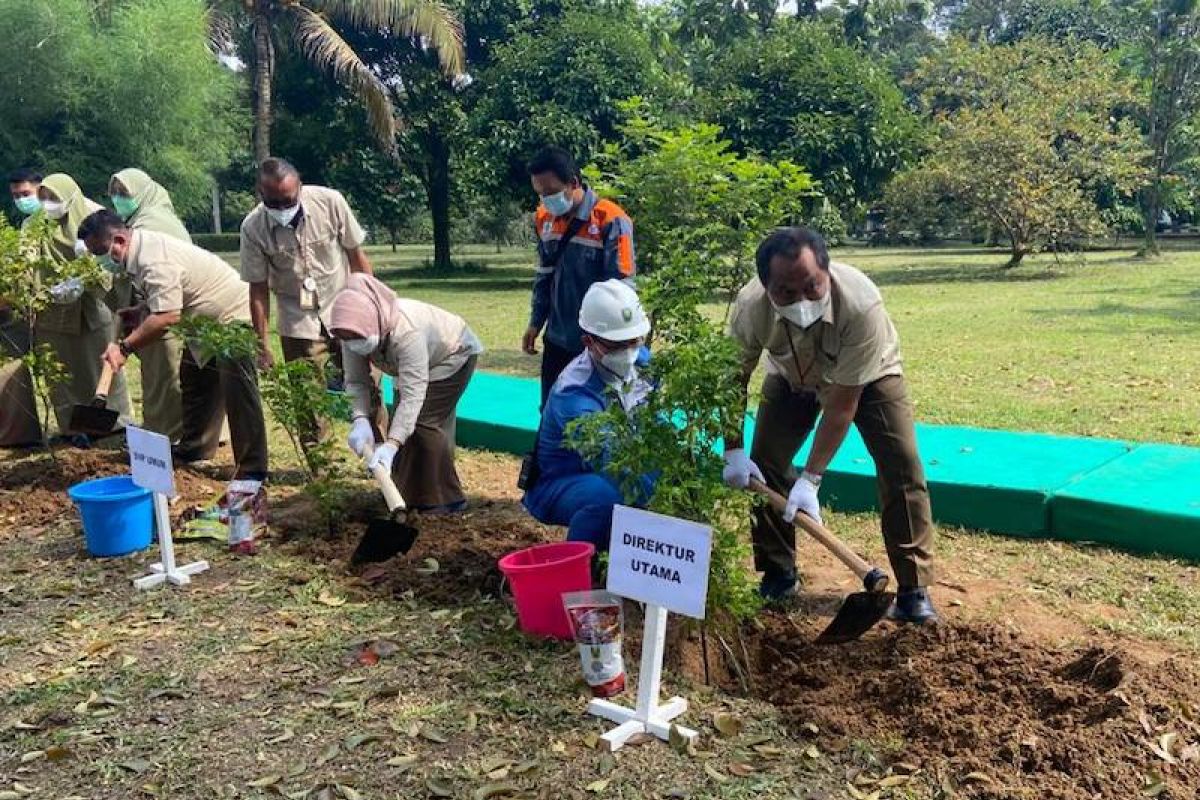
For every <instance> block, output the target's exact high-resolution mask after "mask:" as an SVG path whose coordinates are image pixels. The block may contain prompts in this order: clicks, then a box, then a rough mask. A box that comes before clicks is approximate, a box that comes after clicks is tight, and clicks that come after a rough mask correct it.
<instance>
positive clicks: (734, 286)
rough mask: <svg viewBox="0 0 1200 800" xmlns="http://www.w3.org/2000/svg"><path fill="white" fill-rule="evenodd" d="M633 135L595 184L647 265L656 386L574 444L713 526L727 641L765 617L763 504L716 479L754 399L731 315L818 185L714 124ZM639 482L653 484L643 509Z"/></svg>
mask: <svg viewBox="0 0 1200 800" xmlns="http://www.w3.org/2000/svg"><path fill="white" fill-rule="evenodd" d="M635 110H636V109H635ZM624 133H625V136H626V140H627V142H628V144H627V145H626V149H624V150H617V149H610V150H608V151H607V152H606V153H605V154H604V156H603V157H602V158H601V159H600V164H601V169H600V170H599V171H597V172H595V173H593V174H592V175H591V176H590V177H591V178H592V179H593V185H595V186H597V187H598V188H599V189H600V191H601V192H603V193H608V194H611V195H615V196H616V197H617V198H618V199H619V201H620V202H621V203H622V204H623V205H624V206H625V208H626V209H627V210H628V211H629V213H630V215H631V216H632V217H633V219H635V220H636V224H637V226H638V227H637V232H638V245H639V251H638V259H639V265H645V266H646V267H647V269H646V272H645V274H644V276H643V277H641V278H639V281H638V292H639V295H640V296H641V299H642V303H643V304H644V306H645V307H646V310H647V312H648V313H649V314H650V316H651V318H652V320H653V322H654V333H653V335H654V339H653V351H654V354H653V357H652V358H651V361H650V364H649V366H648V368H647V369H646V371H645V377H647V378H648V379H649V380H651V381H652V382H653V383H654V384H655V386H656V388H655V391H654V392H652V393H651V395H650V397H649V399H648V400H647V401H646V402H645V403H644V404H643V405H641V406H639V407H637V408H636V409H635V410H634V411H632V412H631V413H629V414H626V413H625V411H623V410H622V408H621V406H620V404H619V403H618V404H614V405H613V407H612V408H611V409H610V410H609V411H608V412H605V413H601V414H595V415H590V416H588V417H584V418H582V419H580V420H578V421H577V422H576V423H575V424H574V427H573V428H572V430H571V431H570V434H571V436H572V437H573V438H572V441H573V446H575V447H576V448H578V449H579V450H580V452H581V453H582V454H583V455H584V456H585V458H588V459H589V460H590V461H592V462H593V463H598V462H603V463H605V464H606V465H607V466H606V470H607V471H608V473H609V474H610V475H612V476H613V477H614V478H615V479H616V480H617V481H618V483H619V484H620V486H621V488H622V491H623V493H624V495H625V497H626V500H627V501H629V502H636V501H639V500H642V501H647V502H646V507H647V508H649V509H650V510H652V511H655V512H658V513H662V514H667V515H670V516H674V517H680V518H683V519H691V520H696V521H702V522H705V523H707V524H710V525H712V528H713V549H712V568H711V574H710V579H709V591H708V614H707V618H708V619H709V620H711V621H713V622H715V624H716V626H717V629H716V631H717V635H718V637H721V636H722V629H726V630H727V626H726V625H725V624H724V623H730V622H734V621H738V620H742V619H745V618H747V617H749V616H750V615H752V614H753V613H754V612H755V611H756V610H757V609H758V607H759V600H758V595H757V593H756V591H755V587H754V584H753V582H752V580H751V576H750V574H749V573H748V571H747V569H746V560H747V557H748V555H749V546H748V545H747V540H748V535H747V532H748V525H749V520H750V511H751V506H752V503H753V502H755V500H754V498H753V497H752V496H751V495H750V494H749V493H748V492H745V491H742V490H737V489H731V488H729V487H728V486H726V485H725V483H724V482H723V481H722V479H721V471H722V467H723V463H724V462H723V459H722V457H721V454H720V450H721V440H722V439H723V437H724V435H725V433H726V432H727V430H728V429H729V427H728V426H729V424H730V421H731V420H733V419H735V418H738V417H739V416H740V413H741V411H742V408H743V407H744V404H745V402H746V398H745V395H744V393H743V392H742V389H741V386H740V381H739V380H738V376H739V373H740V365H739V360H738V351H737V348H736V346H735V345H734V343H733V341H732V340H731V339H730V338H729V337H728V336H727V335H726V330H725V329H726V324H727V318H728V314H729V310H730V306H731V300H732V299H733V297H734V296H735V294H736V292H737V290H738V289H739V288H740V287H741V286H742V285H743V284H744V283H745V282H746V280H747V279H748V278H749V277H750V276H751V275H752V267H751V265H752V264H753V254H754V249H755V248H756V247H757V245H758V242H759V241H760V239H761V238H762V236H763V235H764V234H766V233H767V232H768V231H770V230H771V229H772V228H775V227H776V226H779V225H782V224H787V223H789V222H793V221H795V220H796V218H797V216H798V215H799V213H800V211H801V209H802V208H803V205H804V202H805V200H806V199H807V198H808V197H809V196H811V195H812V194H813V183H812V181H811V179H810V178H809V176H808V175H807V173H805V172H804V171H803V170H802V169H801V168H799V167H797V166H796V165H794V164H791V163H789V162H786V161H783V162H776V163H766V162H764V161H760V160H758V159H755V158H746V157H740V156H737V155H736V154H734V153H733V152H732V151H731V149H730V146H729V143H728V142H726V141H724V140H722V139H721V138H720V132H719V130H718V129H717V128H715V127H713V126H711V125H694V126H691V127H687V128H683V129H679V130H665V129H663V128H661V127H660V126H658V125H656V124H655V123H653V122H651V121H649V120H647V119H645V118H644V117H643V116H639V115H636V114H635V115H634V117H633V119H632V121H631V122H630V123H629V124H628V125H627V126H626V129H625V131H624ZM643 475H650V476H654V481H655V486H654V491H653V493H652V494H651V496H650V497H649V498H648V500H647V498H646V497H645V496H644V495H645V491H644V486H643V480H642V478H641V476H643ZM735 630H736V629H735ZM721 641H722V642H723V643H724V644H725V647H726V652H727V655H729V656H732V657H733V659H734V663H738V662H741V661H742V659H741V658H739V657H738V655H737V654H736V653H735V652H734V650H733V648H732V647H729V646H728V644H727V643H726V642H725V640H724V639H723V638H722V639H721Z"/></svg>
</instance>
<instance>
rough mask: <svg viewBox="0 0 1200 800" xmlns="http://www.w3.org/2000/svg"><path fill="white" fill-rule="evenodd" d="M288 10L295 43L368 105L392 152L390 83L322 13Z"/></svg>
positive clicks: (373, 125) (393, 116)
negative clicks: (291, 17)
mask: <svg viewBox="0 0 1200 800" xmlns="http://www.w3.org/2000/svg"><path fill="white" fill-rule="evenodd" d="M288 10H289V11H290V12H291V13H292V15H293V19H294V21H295V29H294V35H295V37H296V44H297V45H298V46H299V47H300V50H301V51H302V52H303V53H304V55H305V57H306V58H308V59H309V61H311V62H312V63H313V64H315V65H316V66H317V67H319V68H321V69H325V70H328V71H329V73H330V74H331V75H332V76H333V78H334V80H336V81H337V82H338V83H340V84H342V86H344V87H346V88H347V89H349V90H350V91H351V92H352V93H353V94H354V96H355V98H356V99H358V100H359V102H361V103H363V105H365V106H366V107H367V114H368V116H369V117H370V119H371V128H372V129H373V130H374V131H375V135H376V136H377V137H379V140H380V142H381V143H382V144H383V146H384V149H385V150H387V151H388V152H392V151H393V150H394V149H395V146H396V113H395V110H394V109H393V108H392V99H391V96H390V95H389V94H388V89H387V87H386V86H384V85H383V83H382V82H381V81H380V80H379V78H377V77H376V76H375V73H373V72H371V69H370V68H369V67H368V66H367V65H366V64H364V63H363V60H362V59H361V58H359V57H358V54H357V53H355V52H354V49H353V48H352V47H350V45H349V44H347V43H346V40H345V39H343V38H342V37H341V36H340V35H339V34H338V32H337V31H335V30H334V29H333V28H332V27H331V26H330V25H329V23H328V22H326V21H325V20H324V19H323V18H322V17H321V16H320V15H319V14H317V13H315V12H314V11H312V10H310V9H308V8H305V7H304V6H302V5H299V4H297V5H293V6H290V7H289V8H288Z"/></svg>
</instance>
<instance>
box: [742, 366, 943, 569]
mask: <svg viewBox="0 0 1200 800" xmlns="http://www.w3.org/2000/svg"><path fill="white" fill-rule="evenodd" d="M820 411H821V406H820V403H819V402H818V400H817V393H816V392H815V391H802V392H793V391H792V388H791V386H790V385H789V384H788V382H787V380H786V379H784V378H783V377H781V376H779V375H768V376H767V379H766V381H765V382H764V383H763V390H762V401H761V402H760V403H759V406H758V418H757V420H756V422H755V426H754V442H753V444H752V445H751V448H750V458H751V459H752V460H753V461H754V463H756V464H758V466H759V468H760V469H762V471H763V477H765V478H766V479H767V485H768V486H770V487H771V488H772V489H774V490H775V491H777V492H780V493H781V494H784V495H787V493H788V492H789V491H791V488H792V484H793V483H795V482H796V479H797V477H798V475H797V473H796V468H795V466H794V465H793V463H792V462H793V461H795V458H796V453H797V452H799V450H800V447H801V446H802V445H803V444H804V440H805V439H807V438H808V435H809V433H810V432H811V431H812V429H813V426H814V425H815V424H816V421H817V416H818V415H819V414H820ZM854 425H855V427H856V428H858V432H859V434H861V435H862V438H863V443H864V444H866V446H867V451H868V452H869V453H870V454H871V458H872V460H874V462H875V472H876V475H877V476H878V486H879V507H880V515H881V517H882V526H883V540H884V542H885V543H886V545H887V552H888V560H889V561H890V562H891V565H892V571H893V572H894V573H895V575H896V581H897V582H898V583H899V584H900V586H901V587H903V588H906V589H907V588H913V587H917V586H928V585H929V584H930V582H931V581H932V579H933V519H932V512H931V510H930V506H929V489H928V487H927V486H926V485H925V468H924V466H923V465H922V464H921V459H920V456H918V455H917V439H916V433H915V431H914V428H913V414H912V403H911V402H910V400H909V397H908V388H907V385H906V383H905V381H904V377H903V376H901V375H890V376H888V377H884V378H880V379H879V380H877V381H875V382H874V383H871V384H868V385H867V386H866V387H864V388H863V392H862V397H861V399H860V400H859V403H858V412H857V413H856V414H855V416H854ZM753 539H754V566H755V568H756V569H758V570H760V571H763V572H773V573H776V574H778V573H780V572H787V571H791V570H794V569H795V568H796V529H795V528H794V527H793V526H791V525H789V524H787V523H786V522H784V521H783V518H782V517H781V516H780V515H779V513H778V512H776V511H774V510H773V509H771V508H769V507H763V508H760V509H758V511H756V512H755V520H754V526H753Z"/></svg>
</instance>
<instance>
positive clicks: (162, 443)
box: [125, 425, 175, 497]
mask: <svg viewBox="0 0 1200 800" xmlns="http://www.w3.org/2000/svg"><path fill="white" fill-rule="evenodd" d="M125 433H126V441H127V442H128V443H129V466H130V468H131V469H132V470H133V482H134V483H136V484H137V485H138V486H140V487H142V488H143V489H149V490H150V491H152V492H157V493H159V494H162V495H166V496H167V497H174V496H175V470H174V469H173V468H172V464H171V440H170V439H168V438H167V437H166V436H163V435H162V434H161V433H154V432H153V431H148V430H144V429H142V428H135V427H133V426H132V425H130V426H129V427H127V428H125Z"/></svg>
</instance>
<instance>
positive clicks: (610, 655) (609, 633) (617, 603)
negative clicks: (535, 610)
mask: <svg viewBox="0 0 1200 800" xmlns="http://www.w3.org/2000/svg"><path fill="white" fill-rule="evenodd" d="M563 607H564V608H566V610H567V616H568V617H570V619H571V630H572V631H573V632H574V634H575V644H576V645H577V646H578V647H579V660H580V662H581V663H582V665H583V678H584V680H586V681H587V684H588V686H590V687H592V694H593V695H594V696H596V697H613V696H615V695H618V694H620V693H621V692H623V691H625V659H624V658H623V657H622V655H621V634H622V630H623V629H624V627H625V615H624V613H623V612H622V610H621V598H619V597H617V596H616V595H615V594H610V593H608V592H601V591H590V592H567V593H566V594H564V595H563Z"/></svg>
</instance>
